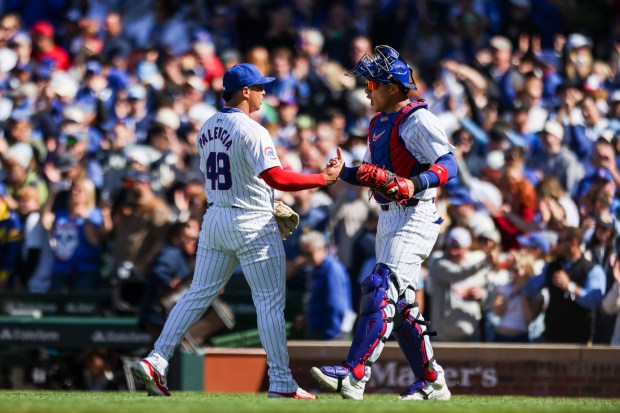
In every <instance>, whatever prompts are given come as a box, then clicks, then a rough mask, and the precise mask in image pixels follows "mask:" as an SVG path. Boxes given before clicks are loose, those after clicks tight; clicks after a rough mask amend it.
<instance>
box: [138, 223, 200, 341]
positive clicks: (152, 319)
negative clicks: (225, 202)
mask: <svg viewBox="0 0 620 413" xmlns="http://www.w3.org/2000/svg"><path fill="white" fill-rule="evenodd" d="M199 230H200V229H199V227H198V222H197V221H194V220H192V221H188V222H183V223H176V224H174V225H172V226H171V227H170V233H169V235H168V239H167V241H166V244H165V245H164V246H163V247H162V249H161V250H159V252H158V253H157V255H156V256H155V259H154V261H153V265H152V268H151V271H150V273H149V274H148V275H147V277H146V285H145V288H144V294H143V296H142V305H141V307H140V318H139V322H140V324H141V325H142V326H143V327H144V329H145V330H146V331H148V332H149V334H151V337H153V340H155V339H156V338H157V337H158V336H159V334H160V333H161V330H162V328H163V326H164V321H165V316H166V312H165V311H164V309H163V308H162V305H161V300H162V298H163V297H164V296H165V295H166V294H169V293H170V292H171V291H173V290H175V289H177V287H179V285H180V284H181V283H182V282H183V281H184V280H186V279H187V278H189V277H191V276H192V274H193V266H194V265H193V260H194V255H195V253H196V244H197V240H198V232H199Z"/></svg>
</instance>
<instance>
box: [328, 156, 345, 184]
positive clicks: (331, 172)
mask: <svg viewBox="0 0 620 413" xmlns="http://www.w3.org/2000/svg"><path fill="white" fill-rule="evenodd" d="M332 161H333V162H332ZM343 168H344V160H343V159H342V150H341V149H340V148H338V149H337V157H336V158H334V159H330V161H329V163H328V164H327V166H326V167H325V169H323V175H324V176H325V185H327V186H329V185H332V184H333V183H334V182H336V181H337V180H338V177H339V176H340V174H341V173H342V169H343Z"/></svg>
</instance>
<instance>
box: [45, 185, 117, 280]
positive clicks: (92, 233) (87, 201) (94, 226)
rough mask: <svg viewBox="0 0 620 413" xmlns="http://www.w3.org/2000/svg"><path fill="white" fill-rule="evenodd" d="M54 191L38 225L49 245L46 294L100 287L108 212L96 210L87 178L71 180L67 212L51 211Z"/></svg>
mask: <svg viewBox="0 0 620 413" xmlns="http://www.w3.org/2000/svg"><path fill="white" fill-rule="evenodd" d="M55 195H56V194H55V191H52V192H51V193H50V197H49V199H48V200H47V203H46V204H45V207H44V208H43V212H42V216H41V222H42V224H43V226H44V227H45V229H46V230H47V231H48V232H49V233H50V236H51V239H52V242H53V252H54V263H53V265H52V280H51V286H50V291H66V290H69V291H88V290H94V289H97V288H100V287H101V284H102V278H101V267H102V264H103V243H104V241H105V240H106V238H107V236H108V234H109V233H110V231H111V230H112V220H111V217H110V211H109V209H103V210H101V209H99V208H97V207H96V203H95V202H96V200H95V186H94V184H93V182H92V181H91V180H89V179H88V178H78V179H76V180H75V181H73V183H72V185H71V190H70V195H69V205H68V209H62V210H59V211H56V212H52V204H53V202H54V197H55Z"/></svg>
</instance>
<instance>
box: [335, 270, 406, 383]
mask: <svg viewBox="0 0 620 413" xmlns="http://www.w3.org/2000/svg"><path fill="white" fill-rule="evenodd" d="M391 274H392V272H391V271H390V269H389V268H388V267H387V266H386V265H385V264H382V263H378V264H376V265H375V267H374V268H373V270H372V274H370V275H369V276H368V277H366V278H365V279H364V281H363V282H362V297H361V301H360V319H359V322H358V325H357V330H356V331H355V336H354V337H353V342H352V343H351V348H350V349H349V355H348V356H347V360H346V361H345V365H346V366H347V367H349V369H350V370H351V373H352V374H353V377H355V378H356V379H357V380H361V379H362V378H363V377H364V375H365V369H364V366H365V365H370V364H372V363H373V362H374V361H376V360H377V358H379V355H380V354H381V351H382V350H383V343H384V342H385V341H386V340H387V338H388V337H389V336H390V333H391V331H392V326H393V317H394V312H395V307H394V304H395V301H394V299H393V298H390V297H389V296H388V295H390V296H392V297H394V298H396V297H397V296H398V292H397V290H396V288H395V286H394V285H393V283H392V280H391Z"/></svg>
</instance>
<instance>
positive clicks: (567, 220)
mask: <svg viewBox="0 0 620 413" xmlns="http://www.w3.org/2000/svg"><path fill="white" fill-rule="evenodd" d="M536 197H537V198H538V211H539V213H538V216H537V224H538V225H539V226H540V227H542V228H545V229H548V230H551V231H559V230H560V229H562V228H564V227H579V221H580V215H579V209H578V207H577V204H576V203H575V201H573V199H572V198H571V197H570V196H569V195H568V194H567V193H566V192H565V191H564V189H562V186H561V185H560V182H559V181H558V180H557V179H556V178H555V177H553V176H548V177H544V178H543V179H541V180H540V182H539V183H538V185H537V186H536Z"/></svg>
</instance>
